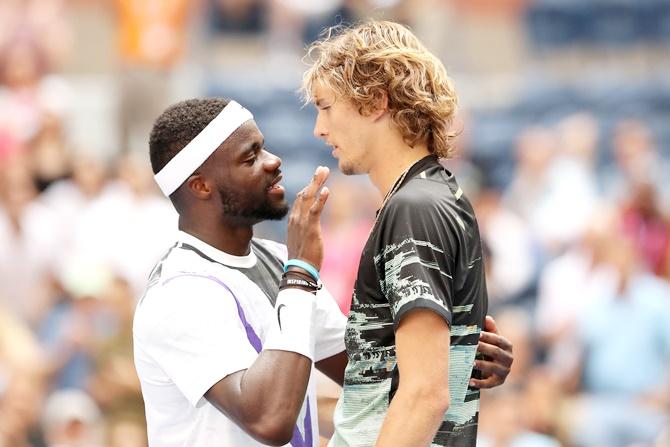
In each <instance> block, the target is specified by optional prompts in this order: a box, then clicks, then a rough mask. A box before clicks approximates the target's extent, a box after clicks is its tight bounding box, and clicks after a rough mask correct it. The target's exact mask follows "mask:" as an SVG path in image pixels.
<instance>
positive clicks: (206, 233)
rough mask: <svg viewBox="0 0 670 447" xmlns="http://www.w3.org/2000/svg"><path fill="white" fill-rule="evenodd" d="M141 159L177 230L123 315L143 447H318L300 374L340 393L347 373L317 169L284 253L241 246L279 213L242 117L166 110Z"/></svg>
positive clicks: (187, 105)
mask: <svg viewBox="0 0 670 447" xmlns="http://www.w3.org/2000/svg"><path fill="white" fill-rule="evenodd" d="M149 147H150V157H151V164H152V168H153V170H154V172H155V173H156V176H155V178H156V182H157V183H158V185H159V186H160V188H161V190H162V191H163V193H164V194H165V195H166V196H167V197H169V198H170V200H171V201H172V203H173V204H174V206H175V208H176V209H177V211H178V213H179V230H180V232H179V237H178V241H177V242H176V244H175V245H174V246H173V247H172V248H171V249H170V250H169V251H168V252H167V254H166V255H165V256H164V257H163V259H162V260H161V261H160V262H159V263H158V264H157V265H156V266H155V267H154V269H153V271H152V273H151V275H150V278H149V281H148V284H147V288H146V292H145V294H144V296H143V297H142V299H141V300H140V302H139V303H138V306H137V309H136V312H135V320H134V330H133V332H134V350H135V365H136V368H137V373H138V376H139V378H140V382H141V385H142V394H143V397H144V401H145V407H146V416H147V428H148V435H149V445H150V446H152V447H173V446H174V447H176V446H184V445H188V446H213V445H230V446H233V445H234V446H258V445H290V446H292V447H298V446H309V447H313V446H318V445H319V432H318V430H319V429H318V419H319V418H318V414H317V408H316V398H315V392H314V386H313V385H314V384H313V380H311V377H312V370H313V368H312V365H313V364H314V365H316V367H317V368H318V369H320V370H321V371H323V372H324V373H325V374H326V375H328V376H330V377H331V378H333V379H334V380H336V381H338V382H339V383H341V382H342V378H343V371H344V366H345V365H346V356H345V354H344V327H345V323H346V320H345V317H344V316H343V315H342V314H341V312H340V311H339V308H338V306H337V305H336V304H335V302H334V300H333V299H332V297H331V296H330V295H329V294H328V292H327V291H326V290H325V289H323V288H322V287H321V282H320V281H319V268H320V266H321V261H322V257H323V243H322V238H321V226H320V221H319V220H320V216H321V211H322V210H323V207H324V204H325V203H326V200H327V198H328V189H327V188H325V187H324V186H323V184H324V182H325V180H326V178H327V176H328V169H327V168H322V167H319V168H317V169H316V172H315V174H314V177H313V178H312V180H311V182H310V183H309V184H308V185H307V186H306V187H305V188H304V189H303V190H302V191H301V192H300V193H299V194H298V197H297V198H296V201H295V203H294V205H293V208H292V210H291V214H290V217H289V223H288V242H287V245H288V247H287V246H284V245H281V244H278V243H275V242H272V241H268V240H262V239H257V238H254V237H253V225H255V224H256V223H258V222H261V221H262V220H266V219H281V218H282V217H284V216H285V215H286V214H287V213H288V204H287V202H286V200H285V198H284V188H283V187H282V186H281V185H279V182H280V180H281V178H282V176H281V171H280V169H279V168H280V165H281V160H280V159H279V158H278V157H276V156H274V155H272V154H271V153H269V152H268V151H266V150H265V148H264V140H263V135H262V134H261V132H260V131H259V130H258V128H257V127H256V124H255V122H254V121H253V117H252V115H251V113H250V112H249V111H248V110H246V109H244V108H243V107H242V106H240V105H239V104H237V103H236V102H234V101H227V100H224V99H193V100H188V101H183V102H180V103H177V104H175V105H173V106H171V107H169V108H168V109H167V110H165V111H164V112H163V114H161V116H160V117H158V119H157V120H156V122H155V124H154V127H153V130H152V133H151V137H150V141H149Z"/></svg>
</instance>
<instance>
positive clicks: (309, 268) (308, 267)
mask: <svg viewBox="0 0 670 447" xmlns="http://www.w3.org/2000/svg"><path fill="white" fill-rule="evenodd" d="M291 266H293V267H300V268H301V269H304V270H306V271H307V273H309V274H310V275H312V278H314V281H316V282H319V271H318V270H317V269H315V268H314V266H313V265H312V264H310V263H308V262H305V261H301V260H300V259H289V260H288V261H286V264H284V271H285V272H287V271H288V268H289V267H291Z"/></svg>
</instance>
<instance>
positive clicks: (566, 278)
mask: <svg viewBox="0 0 670 447" xmlns="http://www.w3.org/2000/svg"><path fill="white" fill-rule="evenodd" d="M619 228H620V220H619V216H618V214H617V213H616V211H615V210H613V209H608V208H600V209H597V210H596V211H595V212H594V213H593V216H592V218H591V221H590V223H589V226H588V228H587V229H586V231H585V232H584V234H583V235H582V237H581V239H580V240H579V242H578V243H576V244H573V245H572V246H571V247H569V248H568V249H567V250H566V251H565V252H564V253H562V254H561V255H560V256H557V257H556V258H554V259H552V260H551V261H549V262H548V263H547V265H546V267H545V268H544V269H543V271H542V273H541V275H540V280H539V289H538V297H537V309H536V312H535V314H534V321H535V331H536V333H537V335H538V341H539V343H538V344H539V348H540V349H542V351H543V353H545V354H546V361H547V362H548V363H549V365H550V367H551V369H553V370H556V371H559V372H561V371H562V372H565V366H566V364H567V362H566V360H567V359H566V356H567V357H570V356H571V348H572V346H569V345H566V340H567V339H568V338H569V335H570V334H571V333H572V332H573V331H575V330H576V325H577V321H578V318H579V315H580V313H581V312H582V310H583V308H584V306H587V305H590V303H591V301H592V300H593V299H594V297H596V296H599V295H601V294H603V290H604V289H606V288H607V284H608V283H609V282H610V281H611V276H612V275H611V271H610V270H609V269H607V268H605V266H604V265H603V261H604V256H605V250H606V248H607V245H608V244H609V243H610V241H611V240H613V239H616V238H617V237H619Z"/></svg>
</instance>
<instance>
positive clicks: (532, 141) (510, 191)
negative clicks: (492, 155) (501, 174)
mask: <svg viewBox="0 0 670 447" xmlns="http://www.w3.org/2000/svg"><path fill="white" fill-rule="evenodd" d="M556 147H557V140H556V134H555V133H554V132H553V131H551V130H550V129H545V128H538V127H534V128H527V129H525V130H523V131H522V132H521V133H520V134H519V136H518V137H517V140H516V147H515V152H514V155H515V157H516V162H517V165H516V171H515V173H514V177H513V178H512V182H511V183H510V184H509V186H508V187H507V189H506V191H505V192H504V196H503V198H504V206H505V207H506V208H508V209H510V210H512V211H514V212H515V213H517V214H518V215H519V216H520V217H521V218H522V219H523V220H524V221H525V222H528V224H529V225H530V227H531V231H532V233H533V235H534V237H535V238H537V239H538V242H540V243H541V244H542V246H543V247H544V248H545V249H549V250H551V249H552V247H553V243H554V241H553V237H552V235H551V234H548V233H547V232H546V230H544V228H545V227H544V223H545V222H547V221H548V220H550V219H554V218H555V214H552V213H553V210H552V209H551V203H550V197H551V185H550V183H549V169H550V167H551V164H552V162H553V160H554V157H555V156H556V150H557V149H556ZM553 248H555V247H553Z"/></svg>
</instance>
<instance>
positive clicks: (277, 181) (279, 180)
mask: <svg viewBox="0 0 670 447" xmlns="http://www.w3.org/2000/svg"><path fill="white" fill-rule="evenodd" d="M282 178H283V176H282V175H281V174H279V175H278V176H277V177H275V179H274V180H273V181H272V183H270V186H268V189H274V188H277V187H279V182H281V180H282Z"/></svg>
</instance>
